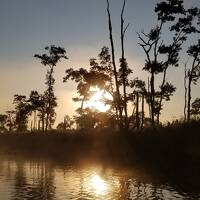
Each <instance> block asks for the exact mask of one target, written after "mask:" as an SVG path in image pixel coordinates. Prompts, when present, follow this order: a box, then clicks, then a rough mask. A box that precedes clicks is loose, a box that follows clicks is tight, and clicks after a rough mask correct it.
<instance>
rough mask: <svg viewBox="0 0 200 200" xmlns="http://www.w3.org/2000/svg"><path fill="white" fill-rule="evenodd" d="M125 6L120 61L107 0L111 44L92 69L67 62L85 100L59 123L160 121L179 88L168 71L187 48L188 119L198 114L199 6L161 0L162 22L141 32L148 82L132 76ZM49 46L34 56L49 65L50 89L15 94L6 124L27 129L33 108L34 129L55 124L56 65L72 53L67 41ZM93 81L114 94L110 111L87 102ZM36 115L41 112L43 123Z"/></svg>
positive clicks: (127, 125) (0, 119) (3, 118)
mask: <svg viewBox="0 0 200 200" xmlns="http://www.w3.org/2000/svg"><path fill="white" fill-rule="evenodd" d="M125 8H126V0H124V1H123V5H122V10H121V13H120V16H121V18H120V28H121V29H120V30H121V31H120V36H121V37H120V44H121V49H120V50H121V56H120V58H119V62H117V61H116V55H115V51H116V49H115V43H114V39H113V28H112V18H111V13H110V4H109V0H107V16H108V28H109V38H110V47H111V48H110V50H109V48H108V47H103V48H102V49H101V52H100V54H99V55H98V58H97V59H96V58H91V59H90V60H89V63H90V67H89V68H87V69H86V68H79V69H77V70H75V69H73V68H68V69H67V70H66V74H65V76H64V78H63V82H68V81H74V82H75V83H76V84H77V94H78V96H77V97H75V98H73V100H74V101H76V102H77V101H78V102H80V104H81V105H80V108H78V109H77V115H76V116H74V119H73V120H72V119H71V118H70V117H68V116H66V117H65V119H64V121H63V122H62V123H60V124H59V125H58V129H60V130H66V129H70V128H72V126H73V124H74V123H76V125H77V127H78V128H94V127H100V128H103V127H112V128H116V127H117V128H118V129H120V130H129V129H133V128H137V129H140V128H143V127H144V126H152V127H153V128H155V127H156V126H159V125H160V124H161V122H160V116H161V113H162V110H163V105H164V103H165V102H166V101H170V99H171V96H172V95H173V94H174V92H175V91H176V87H175V85H173V84H172V83H171V82H169V81H168V79H169V77H168V71H169V69H170V68H172V67H178V66H179V61H180V59H181V58H180V56H181V55H183V54H184V53H187V55H188V57H189V59H190V62H188V63H186V64H185V73H184V74H183V80H184V85H183V88H184V90H185V105H184V108H183V110H184V121H185V122H186V121H187V122H190V120H191V118H195V119H197V120H198V119H199V117H200V98H197V99H195V100H194V101H193V102H191V99H192V84H197V82H198V80H199V78H200V39H198V36H199V33H200V29H199V25H200V9H199V8H198V7H192V8H185V7H184V1H183V0H164V1H162V2H160V3H157V4H156V6H155V13H156V15H157V24H156V25H154V26H152V28H151V30H150V31H149V32H144V31H142V32H138V33H137V34H138V44H139V47H141V49H142V50H143V52H144V55H145V62H144V66H143V68H142V70H144V71H146V72H147V73H148V74H149V78H148V81H147V82H145V81H144V80H141V79H140V78H138V77H135V78H134V79H132V78H130V75H131V74H132V73H134V69H131V68H130V67H129V65H128V61H127V59H126V51H125V49H126V48H125V38H126V37H125V36H126V31H127V30H128V28H129V24H126V23H125V19H124V12H125ZM164 32H165V34H164ZM166 34H167V35H168V36H170V39H168V40H166V38H165V35H166ZM191 37H193V38H197V41H196V44H193V45H190V46H188V47H186V46H187V45H188V42H186V41H187V40H188V38H191ZM45 50H46V51H47V53H44V54H41V55H40V54H36V55H35V56H34V57H35V58H37V59H39V60H40V61H41V64H42V65H44V66H46V68H47V73H46V81H45V85H46V90H45V91H44V93H43V94H39V93H38V92H37V91H31V93H30V96H29V97H28V98H26V96H24V95H15V96H14V101H13V103H14V105H15V109H14V110H13V111H7V113H6V114H5V115H0V123H1V130H3V131H4V130H6V129H8V130H9V131H13V130H17V131H24V130H26V129H27V124H28V118H29V116H30V115H31V114H33V116H34V121H33V123H32V126H31V127H32V129H33V130H38V129H39V130H41V131H47V130H51V129H52V126H53V124H54V122H55V117H56V113H55V107H56V106H57V98H56V96H55V92H54V84H55V79H54V76H53V75H54V70H55V67H56V65H57V63H58V62H59V61H61V60H63V59H68V58H67V55H66V50H65V49H64V48H62V47H56V46H54V45H52V46H50V47H46V48H45ZM180 52H182V54H180ZM158 76H159V77H161V81H160V82H158V79H157V77H158ZM92 87H98V88H99V89H101V90H103V91H104V92H106V93H109V94H110V95H111V96H112V100H108V99H106V98H105V99H102V101H103V102H104V103H105V104H108V105H110V109H109V110H108V111H107V112H105V113H102V112H98V111H97V110H94V109H89V108H85V107H84V103H85V102H86V101H87V100H89V99H90V98H91V96H92V94H93V92H92V91H91V88H92ZM145 105H146V107H148V114H149V115H147V114H146V113H145V112H144V110H145V109H144V108H145ZM128 110H131V114H128V113H129V112H128ZM37 117H39V122H38V123H37V120H36V118H37ZM36 124H37V125H36Z"/></svg>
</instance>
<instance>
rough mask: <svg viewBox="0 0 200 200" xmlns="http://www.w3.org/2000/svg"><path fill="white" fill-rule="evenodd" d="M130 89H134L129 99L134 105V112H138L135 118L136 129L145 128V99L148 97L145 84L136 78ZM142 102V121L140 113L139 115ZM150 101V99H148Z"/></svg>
mask: <svg viewBox="0 0 200 200" xmlns="http://www.w3.org/2000/svg"><path fill="white" fill-rule="evenodd" d="M130 87H131V89H132V93H130V94H129V99H130V100H132V101H133V103H134V105H135V106H134V108H133V109H134V110H135V111H136V114H135V118H136V127H137V128H139V127H141V128H142V127H143V124H144V99H145V98H147V97H148V95H147V94H148V93H147V90H146V85H145V82H144V81H142V80H140V79H138V78H135V79H134V80H132V81H130ZM140 99H141V101H142V107H141V120H140V113H139V100H140ZM147 101H148V99H147ZM134 110H133V112H132V117H133V115H134Z"/></svg>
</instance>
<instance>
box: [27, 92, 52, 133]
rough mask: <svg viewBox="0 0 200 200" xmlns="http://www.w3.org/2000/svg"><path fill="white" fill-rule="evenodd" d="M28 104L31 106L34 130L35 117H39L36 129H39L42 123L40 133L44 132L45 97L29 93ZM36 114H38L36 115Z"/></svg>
mask: <svg viewBox="0 0 200 200" xmlns="http://www.w3.org/2000/svg"><path fill="white" fill-rule="evenodd" d="M28 102H29V103H30V104H31V110H32V112H34V129H36V116H39V118H40V121H39V122H38V123H39V124H38V129H40V122H42V131H44V130H45V114H46V110H47V106H48V105H47V100H46V99H45V95H42V94H39V93H38V92H37V91H31V93H30V96H29V99H28ZM36 112H38V113H37V114H36Z"/></svg>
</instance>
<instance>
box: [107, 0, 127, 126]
mask: <svg viewBox="0 0 200 200" xmlns="http://www.w3.org/2000/svg"><path fill="white" fill-rule="evenodd" d="M107 14H108V25H109V36H110V44H111V55H112V65H113V73H114V79H115V87H116V103H117V110H118V112H119V127H120V129H122V128H123V121H122V120H123V118H122V106H121V94H120V88H119V86H120V85H119V80H118V72H117V67H116V62H115V48H114V41H113V33H112V21H111V15H110V4H109V0H107ZM122 14H123V12H122Z"/></svg>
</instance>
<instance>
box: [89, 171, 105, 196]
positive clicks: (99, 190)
mask: <svg viewBox="0 0 200 200" xmlns="http://www.w3.org/2000/svg"><path fill="white" fill-rule="evenodd" d="M91 184H92V187H93V188H94V189H95V193H96V194H97V195H103V194H104V193H105V191H106V189H107V187H106V184H105V182H104V181H103V180H102V179H101V177H100V176H99V175H97V174H95V175H93V176H92V178H91Z"/></svg>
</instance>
